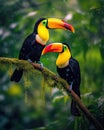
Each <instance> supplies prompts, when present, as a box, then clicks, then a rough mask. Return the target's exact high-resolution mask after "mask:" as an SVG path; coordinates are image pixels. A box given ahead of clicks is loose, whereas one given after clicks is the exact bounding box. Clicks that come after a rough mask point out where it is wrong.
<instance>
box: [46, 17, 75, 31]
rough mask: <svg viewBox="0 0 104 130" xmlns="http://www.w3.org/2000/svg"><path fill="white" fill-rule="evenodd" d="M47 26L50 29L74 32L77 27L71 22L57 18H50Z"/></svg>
mask: <svg viewBox="0 0 104 130" xmlns="http://www.w3.org/2000/svg"><path fill="white" fill-rule="evenodd" d="M47 27H48V28H49V29H64V30H70V31H71V32H73V33H74V32H75V29H74V27H73V26H72V25H71V24H68V23H66V22H65V21H63V20H60V19H57V18H48V23H47Z"/></svg>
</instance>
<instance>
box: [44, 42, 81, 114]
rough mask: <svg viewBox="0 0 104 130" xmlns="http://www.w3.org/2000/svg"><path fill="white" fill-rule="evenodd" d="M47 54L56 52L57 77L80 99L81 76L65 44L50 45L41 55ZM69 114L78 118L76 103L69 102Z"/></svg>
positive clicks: (77, 65)
mask: <svg viewBox="0 0 104 130" xmlns="http://www.w3.org/2000/svg"><path fill="white" fill-rule="evenodd" d="M48 52H58V53H59V55H58V58H57V60H56V68H57V72H58V74H59V76H60V77H61V78H63V79H65V80H66V81H67V83H68V84H69V85H70V86H71V87H72V90H73V91H74V92H75V93H76V94H77V95H78V96H79V97H80V83H81V74H80V66H79V62H78V61H77V60H76V59H75V58H73V57H72V54H71V49H70V46H69V44H67V43H52V44H49V45H47V46H46V47H45V48H44V49H43V51H42V55H44V54H46V53H48ZM71 113H72V115H74V116H80V111H79V109H78V106H77V104H76V102H75V101H74V100H73V99H72V101H71Z"/></svg>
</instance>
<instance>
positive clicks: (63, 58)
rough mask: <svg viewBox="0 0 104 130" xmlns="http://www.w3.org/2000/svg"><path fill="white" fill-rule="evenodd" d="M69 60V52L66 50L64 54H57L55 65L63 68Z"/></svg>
mask: <svg viewBox="0 0 104 130" xmlns="http://www.w3.org/2000/svg"><path fill="white" fill-rule="evenodd" d="M70 58H71V54H70V52H69V50H68V49H67V50H66V51H64V52H62V53H59V55H58V58H57V60H56V65H57V66H58V67H61V66H64V65H65V64H66V63H67V61H69V59H70Z"/></svg>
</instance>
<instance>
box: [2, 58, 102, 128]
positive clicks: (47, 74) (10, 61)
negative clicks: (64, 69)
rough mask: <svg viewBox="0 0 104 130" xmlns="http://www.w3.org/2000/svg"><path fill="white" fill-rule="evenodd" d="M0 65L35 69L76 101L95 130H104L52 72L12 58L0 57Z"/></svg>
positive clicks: (62, 81) (64, 83)
mask: <svg viewBox="0 0 104 130" xmlns="http://www.w3.org/2000/svg"><path fill="white" fill-rule="evenodd" d="M0 64H15V65H16V66H18V67H19V68H22V69H24V70H34V69H36V70H38V71H40V72H41V73H42V74H43V75H44V77H48V78H51V79H52V80H53V81H54V82H53V85H54V83H57V85H58V84H59V85H60V89H63V90H64V91H66V92H67V94H68V95H69V96H72V98H73V99H74V100H75V101H76V103H77V104H78V106H79V108H80V109H81V111H82V112H83V114H84V115H85V116H86V117H87V119H88V120H89V121H90V122H91V123H92V124H93V125H94V126H95V128H96V129H97V130H104V128H103V127H102V125H101V124H100V123H99V122H98V120H97V119H96V118H95V117H94V116H93V115H92V114H91V113H90V112H89V110H88V109H87V108H86V107H85V105H84V104H83V103H82V101H81V99H80V98H79V97H78V96H77V95H76V94H75V92H74V91H73V90H70V86H69V85H68V83H67V82H66V81H65V80H64V79H62V78H60V77H59V76H57V75H56V74H55V73H53V72H52V71H50V70H48V69H47V68H45V67H42V66H41V65H39V64H35V63H31V64H32V65H31V64H30V63H29V62H27V61H24V60H18V59H13V58H5V57H4V58H3V57H1V58H0ZM57 85H56V86H57ZM58 88H59V87H58Z"/></svg>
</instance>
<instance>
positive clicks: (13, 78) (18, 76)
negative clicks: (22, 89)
mask: <svg viewBox="0 0 104 130" xmlns="http://www.w3.org/2000/svg"><path fill="white" fill-rule="evenodd" d="M22 75H23V69H15V70H14V72H13V74H12V76H11V79H10V80H11V81H15V82H19V81H20V79H21V78H22Z"/></svg>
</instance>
